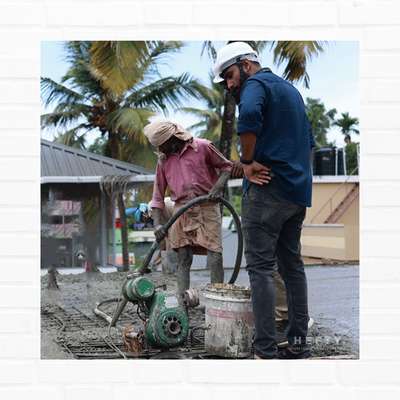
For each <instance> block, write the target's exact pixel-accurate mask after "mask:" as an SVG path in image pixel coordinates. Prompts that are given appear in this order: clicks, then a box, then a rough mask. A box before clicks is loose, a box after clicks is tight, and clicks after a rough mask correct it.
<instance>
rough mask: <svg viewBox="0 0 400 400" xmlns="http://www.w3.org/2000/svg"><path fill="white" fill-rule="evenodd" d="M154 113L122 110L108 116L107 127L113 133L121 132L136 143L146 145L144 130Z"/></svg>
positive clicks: (128, 109)
mask: <svg viewBox="0 0 400 400" xmlns="http://www.w3.org/2000/svg"><path fill="white" fill-rule="evenodd" d="M152 115H154V114H153V112H151V111H150V110H146V109H134V108H128V107H125V108H120V109H118V110H116V111H114V112H112V113H110V114H109V115H108V118H107V125H108V126H109V128H110V130H111V131H113V132H120V133H121V134H125V135H127V136H129V137H130V138H132V139H133V140H134V141H135V142H136V143H141V144H143V143H146V138H145V136H144V135H143V128H144V126H145V125H146V124H147V123H148V120H149V118H150V117H151V116H152Z"/></svg>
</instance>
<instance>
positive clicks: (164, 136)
mask: <svg viewBox="0 0 400 400" xmlns="http://www.w3.org/2000/svg"><path fill="white" fill-rule="evenodd" d="M144 134H145V136H146V137H147V139H148V140H149V142H150V143H151V144H152V145H153V146H155V147H159V146H161V145H162V144H163V143H165V142H166V141H167V140H168V139H170V138H171V137H172V136H175V137H177V138H178V139H180V140H184V141H186V140H189V139H192V137H193V136H192V135H191V134H190V133H189V132H188V131H186V130H185V129H184V128H183V127H182V126H181V125H178V124H175V123H173V122H169V121H159V122H152V123H150V124H148V125H146V126H145V128H144Z"/></svg>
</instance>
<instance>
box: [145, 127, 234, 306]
mask: <svg viewBox="0 0 400 400" xmlns="http://www.w3.org/2000/svg"><path fill="white" fill-rule="evenodd" d="M144 134H145V135H146V137H147V138H148V140H149V142H150V143H151V144H152V145H153V146H154V147H156V148H157V150H158V152H159V159H158V163H157V168H156V177H155V181H154V188H153V197H152V200H151V205H152V216H153V220H154V227H155V229H154V234H155V236H156V239H157V240H160V238H161V237H163V236H164V235H165V232H164V231H163V226H162V225H161V221H162V214H163V209H164V195H165V192H166V190H167V188H169V191H170V194H171V200H172V201H174V202H175V206H174V210H175V211H176V210H178V209H179V208H181V207H182V206H183V205H184V204H186V203H187V202H188V201H189V200H192V199H194V198H195V197H198V196H203V195H206V194H209V195H210V202H207V203H204V204H201V205H196V206H194V207H192V208H191V209H189V210H188V211H187V212H186V213H184V214H183V215H181V216H180V217H179V218H178V219H177V221H176V222H175V223H174V224H173V225H172V227H171V228H170V229H169V231H168V244H169V246H170V248H172V249H174V250H175V251H177V254H178V268H177V284H178V297H179V299H180V301H181V302H182V301H183V293H184V292H185V290H187V289H189V287H190V267H191V265H192V260H193V254H207V268H208V269H209V270H210V273H211V283H221V282H223V280H224V270H223V265H222V239H221V220H222V219H221V212H220V207H219V204H218V203H216V202H215V201H214V202H213V201H212V200H215V199H216V198H217V197H218V196H221V195H222V193H223V190H224V186H225V183H226V182H227V180H228V179H229V176H230V173H231V169H232V163H231V162H230V161H228V160H227V159H226V158H225V157H224V156H223V155H222V154H221V153H220V152H219V151H218V150H217V149H216V148H215V147H214V145H213V144H212V143H211V142H210V141H208V140H205V139H197V138H193V137H192V135H191V134H190V133H189V132H187V131H186V130H185V129H184V128H183V127H181V126H179V125H178V124H175V123H173V122H170V121H161V122H153V123H151V124H149V125H147V126H146V127H145V129H144Z"/></svg>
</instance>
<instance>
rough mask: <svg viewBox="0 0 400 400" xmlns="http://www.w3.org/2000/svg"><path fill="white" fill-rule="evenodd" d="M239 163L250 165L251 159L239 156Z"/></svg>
mask: <svg viewBox="0 0 400 400" xmlns="http://www.w3.org/2000/svg"><path fill="white" fill-rule="evenodd" d="M240 163H241V164H245V165H250V164H252V163H253V160H244V159H243V158H242V157H240Z"/></svg>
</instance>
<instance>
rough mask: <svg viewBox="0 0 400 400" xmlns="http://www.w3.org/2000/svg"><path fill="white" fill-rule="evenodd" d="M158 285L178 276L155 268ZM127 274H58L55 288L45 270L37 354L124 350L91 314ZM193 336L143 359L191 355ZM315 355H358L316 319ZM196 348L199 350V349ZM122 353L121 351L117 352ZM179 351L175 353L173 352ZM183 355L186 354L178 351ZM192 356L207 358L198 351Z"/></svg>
mask: <svg viewBox="0 0 400 400" xmlns="http://www.w3.org/2000/svg"><path fill="white" fill-rule="evenodd" d="M149 277H151V279H152V280H153V281H155V283H156V285H162V284H166V285H167V291H168V292H172V293H173V292H174V291H175V288H176V280H175V277H174V276H173V275H164V274H161V273H160V272H153V273H152V274H151V275H149ZM125 278H126V273H123V272H112V273H101V272H100V273H79V274H68V275H61V274H58V275H57V282H58V285H59V290H54V289H52V290H50V289H47V283H48V275H44V276H42V277H41V358H42V359H68V358H117V357H123V354H122V353H124V354H125V356H126V355H127V354H128V356H129V353H125V348H124V346H123V343H122V334H121V331H120V330H117V329H114V328H112V329H109V327H108V323H107V322H106V321H104V320H103V319H101V318H99V317H98V316H96V315H95V314H94V313H93V309H94V308H95V306H96V304H97V303H99V302H103V301H105V300H107V299H112V298H118V297H119V296H120V291H121V286H122V283H123V282H124V280H125ZM115 307H116V303H115V302H112V303H110V304H105V305H103V306H102V310H103V311H105V312H106V313H107V314H108V315H112V314H113V312H114V310H115ZM189 317H190V325H191V326H201V325H203V324H204V308H197V309H193V310H190V314H189ZM129 324H133V325H134V327H135V329H137V330H139V329H140V328H141V327H142V322H141V320H140V319H139V317H138V315H137V314H136V310H135V309H134V308H133V307H132V306H129V307H127V310H126V312H125V313H124V314H123V315H122V318H121V324H120V327H122V328H123V327H124V326H126V325H129ZM198 332H199V333H198V335H199V336H198V337H197V338H196V337H194V338H193V340H192V342H191V343H192V346H193V347H192V350H193V351H192V353H188V352H186V353H179V354H178V352H171V353H167V354H162V353H159V352H158V351H154V352H153V351H152V350H151V349H147V350H146V352H144V353H143V354H144V355H143V357H144V358H151V357H155V358H190V357H191V356H190V354H195V355H196V354H203V353H202V352H201V348H202V346H201V341H202V337H201V331H200V330H199V331H198ZM309 339H310V343H312V346H311V349H312V356H313V357H314V358H319V357H323V358H330V357H338V358H358V345H355V344H354V341H352V340H351V338H350V337H346V336H345V335H340V336H338V335H335V332H334V331H333V330H332V329H331V327H327V326H324V325H323V324H322V323H321V322H320V321H318V320H317V321H315V324H314V326H313V327H312V328H311V330H310V332H309ZM186 350H188V349H186ZM197 351H198V353H197ZM121 352H122V353H121ZM177 354H178V355H177ZM181 354H185V356H181ZM195 358H206V355H204V354H203V355H200V356H199V357H196V356H195Z"/></svg>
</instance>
